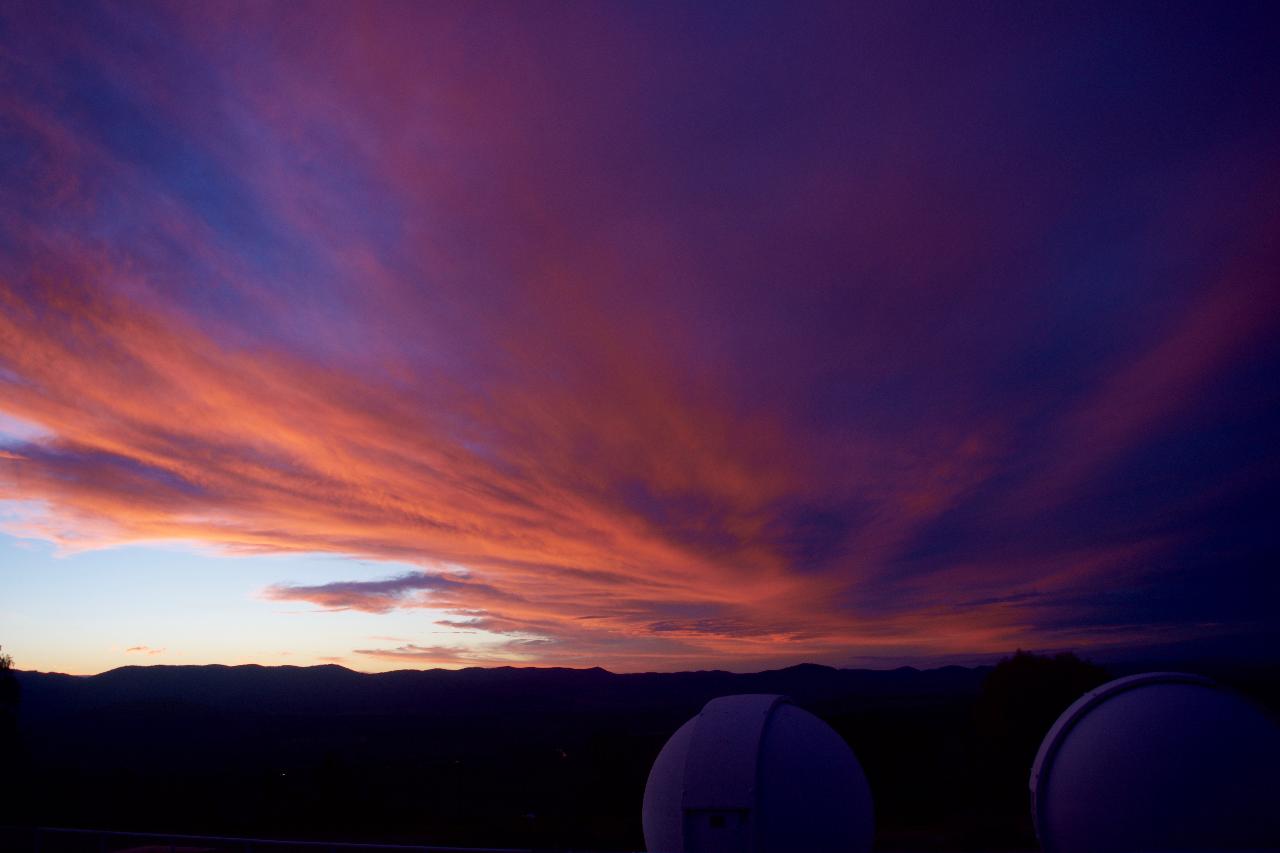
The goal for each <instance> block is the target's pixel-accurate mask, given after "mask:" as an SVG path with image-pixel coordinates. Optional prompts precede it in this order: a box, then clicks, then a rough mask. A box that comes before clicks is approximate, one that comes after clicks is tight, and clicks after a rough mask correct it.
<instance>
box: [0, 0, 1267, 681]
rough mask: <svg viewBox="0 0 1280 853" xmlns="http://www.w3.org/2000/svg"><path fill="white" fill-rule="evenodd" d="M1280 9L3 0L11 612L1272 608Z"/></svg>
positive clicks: (1075, 619)
mask: <svg viewBox="0 0 1280 853" xmlns="http://www.w3.org/2000/svg"><path fill="white" fill-rule="evenodd" d="M1274 11H1275V10H1274V6H1272V5H1271V4H1258V5H1256V6H1255V5H1250V4H1248V3H1243V2H1242V3H1227V4H1212V3H1192V4H1185V5H1184V4H1177V3H1169V4H1154V5H1153V4H1115V3H1101V4H1096V5H1094V4H1086V3H1057V4H1050V3H1015V2H1007V3H994V4H989V3H981V4H979V3H967V2H957V3H910V2H908V3H896V2H894V3H889V2H885V3H848V2H840V3H834V4H830V5H824V4H821V3H818V2H806V3H798V4H795V3H785V2H778V3H771V4H768V3H767V4H750V3H745V2H729V3H723V4H712V3H701V2H694V3H667V2H657V3H650V2H635V3H630V2H604V1H603V0H602V2H573V3H570V2H514V3H470V2H456V3H453V2H426V3H420V2H405V3H396V2H361V3H342V2H326V3H316V2H304V0H299V2H287V3H286V2H251V3H234V2H215V3H187V2H173V3H161V4H148V3H139V2H126V3H119V4H115V3H103V4H100V3H87V2H73V3H66V4H61V3H56V2H44V0H41V2H25V1H24V0H17V1H16V2H6V3H3V4H0V644H2V645H3V647H4V651H5V652H7V653H11V654H12V655H13V656H14V658H15V661H16V664H17V665H18V666H19V667H21V668H25V669H45V670H59V671H65V672H73V673H91V672H99V671H102V670H106V669H110V668H112V667H115V666H120V665H125V664H131V663H139V664H158V663H228V664H233V663H250V662H256V663H262V664H284V663H292V664H300V665H304V664H316V663H324V662H330V661H332V662H338V663H342V664H343V665H345V666H349V667H352V668H354V669H361V670H368V671H376V670H386V669H398V668H408V667H415V668H417V667H434V666H445V667H458V666H470V665H495V664H518V665H539V666H546V665H565V666H603V667H606V668H609V669H612V670H615V671H635V670H677V669H692V668H710V667H717V668H724V669H733V670H751V669H759V668H763V667H773V666H782V665H787V664H792V663H798V662H801V661H814V662H819V663H827V664H832V665H839V666H894V665H898V664H902V663H916V664H929V663H935V662H951V661H954V662H960V663H966V662H975V661H980V660H987V659H990V657H991V656H993V655H999V654H1002V653H1007V652H1010V651H1012V650H1013V649H1014V648H1018V647H1022V648H1029V649H1038V650H1049V649H1055V650H1056V649H1076V650H1077V651H1080V652H1082V653H1084V654H1087V655H1091V656H1101V657H1106V656H1108V655H1112V656H1114V655H1116V654H1121V653H1126V654H1127V653H1129V652H1130V651H1131V650H1142V649H1150V648H1153V647H1163V646H1167V645H1169V644H1182V643H1187V642H1206V641H1211V642H1212V643H1214V644H1215V645H1214V647H1215V648H1225V649H1228V650H1230V649H1239V650H1241V653H1243V650H1245V649H1251V650H1256V649H1258V648H1260V647H1265V646H1266V645H1267V644H1268V643H1272V642H1276V639H1277V635H1276V634H1275V633H1274V628H1273V627H1270V626H1271V625H1272V624H1273V623H1274V620H1275V615H1274V609H1275V606H1276V602H1277V601H1280V580H1278V578H1280V566H1278V565H1277V563H1278V557H1280V518H1278V517H1277V511H1276V508H1277V507H1280V378H1278V377H1280V245H1278V244H1277V236H1278V235H1280V106H1278V105H1280V62H1277V61H1276V55H1275V46H1276V28H1275V24H1274V17H1273V16H1274ZM1272 648H1280V642H1276V645H1275V646H1273V647H1272Z"/></svg>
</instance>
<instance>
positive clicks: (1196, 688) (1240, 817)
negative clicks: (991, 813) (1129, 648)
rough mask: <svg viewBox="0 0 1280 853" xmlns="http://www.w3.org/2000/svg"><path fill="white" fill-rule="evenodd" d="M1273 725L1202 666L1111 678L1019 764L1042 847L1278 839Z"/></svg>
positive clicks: (1278, 742)
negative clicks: (1025, 767) (1029, 761)
mask: <svg viewBox="0 0 1280 853" xmlns="http://www.w3.org/2000/svg"><path fill="white" fill-rule="evenodd" d="M1278 774H1280V726H1277V724H1276V722H1275V721H1274V720H1273V719H1271V718H1270V717H1269V716H1268V715H1267V714H1266V712H1264V711H1263V710H1262V709H1260V708H1258V707H1257V706H1255V705H1254V704H1253V703H1251V702H1250V701H1249V700H1247V699H1245V698H1244V697H1242V696H1239V695H1237V694H1235V693H1233V692H1231V691H1229V690H1227V689H1225V688H1223V687H1221V686H1219V685H1218V684H1216V683H1214V682H1213V681H1210V680H1209V679H1207V678H1201V677H1200V676H1195V675H1184V674H1181V673H1171V672H1154V673H1147V674H1145V675H1134V676H1130V677H1128V678H1121V679H1117V680H1116V681H1112V682H1110V683H1108V684H1104V685H1103V686H1102V687H1099V688H1097V689H1096V690H1092V691H1090V692H1089V693H1086V694H1085V695H1084V696H1082V697H1081V698H1080V699H1079V700H1077V701H1076V702H1075V704H1073V705H1072V706H1071V707H1070V708H1068V709H1067V710H1066V711H1065V712H1063V714H1062V716H1061V717H1059V718H1058V721H1057V722H1056V723H1054V724H1053V727H1052V728H1051V729H1050V730H1049V734H1048V735H1046V736H1045V739H1044V742H1043V743H1042V744H1041V745H1040V753H1039V755H1037V756H1036V760H1035V764H1034V765H1033V766H1032V768H1031V811H1032V816H1033V818H1034V819H1035V825H1036V834H1037V835H1038V836H1039V838H1040V844H1041V846H1042V847H1043V848H1044V850H1045V851H1046V853H1114V851H1149V853H1156V851H1170V850H1240V849H1254V850H1260V849H1264V848H1280V775H1278Z"/></svg>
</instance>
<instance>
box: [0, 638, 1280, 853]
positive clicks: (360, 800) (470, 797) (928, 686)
mask: <svg viewBox="0 0 1280 853" xmlns="http://www.w3.org/2000/svg"><path fill="white" fill-rule="evenodd" d="M1275 676H1276V671H1275V670H1274V669H1271V670H1266V671H1265V672H1263V673H1262V675H1261V676H1259V677H1258V679H1257V680H1256V682H1255V683H1252V684H1249V683H1244V684H1242V685H1241V686H1244V687H1246V689H1249V688H1253V689H1252V691H1251V692H1254V693H1255V695H1260V694H1264V698H1268V699H1270V700H1271V701H1272V702H1274V700H1275V698H1276V696H1275V684H1276V677H1275ZM1105 677H1106V676H1105V673H1103V672H1102V671H1101V670H1100V669H1098V668H1097V667H1092V666H1090V665H1088V664H1084V663H1081V662H1080V661H1078V660H1076V659H1075V658H1074V657H1071V656H1059V657H1057V658H1053V659H1050V658H1041V657H1036V656H1032V655H1023V654H1019V655H1018V656H1015V657H1014V658H1012V659H1010V660H1008V661H1005V662H1003V663H1002V664H1001V665H1000V666H998V667H995V668H994V669H993V668H991V667H979V668H972V669H968V668H961V667H945V668H942V669H934V670H916V669H911V668H902V669H895V670H882V671H873V670H837V669H831V668H828V667H822V666H814V665H804V666H797V667H792V668H789V669H783V670H777V671H772V672H764V673H757V674H750V675H735V674H731V673H727V672H692V673H674V674H652V673H651V674H633V675H616V674H613V673H609V672H606V671H605V670H602V669H587V670H570V669H512V668H498V669H468V670H461V671H456V672H451V671H443V670H432V671H400V672H392V673H385V674H379V675H366V674H361V673H356V672H352V671H350V670H347V669H344V668H342V667H339V666H332V665H331V666H318V667H309V668H299V667H260V666H239V667H225V666H203V667H166V666H156V667H124V668H121V669H116V670H112V671H111V672H106V673H103V674H101V675H97V676H92V677H74V676H65V675H55V674H42V673H29V672H23V673H18V678H19V680H20V681H21V686H22V704H21V709H20V724H21V725H20V737H21V745H20V747H18V748H16V749H11V751H10V752H8V753H7V755H6V766H7V767H8V768H12V769H16V770H18V772H19V773H20V774H21V776H22V779H23V784H22V785H21V786H18V789H17V790H16V791H14V792H13V793H11V797H10V800H9V801H8V802H7V804H6V807H7V809H8V812H9V814H8V816H7V818H6V819H7V820H8V821H9V822H10V823H20V824H27V825H31V824H41V825H49V826H86V827H94V828H119V829H130V830H148V831H157V832H188V833H209V834H237V835H257V836H278V837H291V838H325V839H347V840H370V841H375V840H376V841H398V842H419V843H426V842H431V843H439V844H457V845H482V844H483V845H496V846H502V845H521V846H524V845H528V846H539V847H571V846H572V847H578V848H582V847H592V848H597V849H632V850H638V849H642V848H643V839H642V836H641V833H640V803H641V797H642V793H643V790H644V784H645V780H646V777H647V774H648V770H649V766H650V763H651V762H652V761H653V758H654V757H655V756H656V755H657V753H658V751H659V749H660V748H661V747H662V745H663V743H664V742H665V741H666V739H667V737H668V736H670V734H671V733H672V732H673V731H674V730H675V729H676V728H677V727H678V726H679V725H680V724H681V723H683V722H684V721H685V720H686V719H688V718H689V717H690V716H692V715H693V714H695V713H697V711H698V710H699V709H700V708H701V707H702V705H703V704H705V703H706V702H707V701H708V700H709V699H711V698H714V697H716V696H721V695H726V694H732V693H782V694H786V695H789V696H791V697H793V698H794V699H795V700H796V701H797V703H799V704H800V705H802V706H803V707H806V708H808V709H809V710H811V711H813V712H814V713H816V714H818V715H819V716H820V717H822V718H823V719H825V720H827V721H828V722H829V723H831V724H832V725H833V726H834V727H835V728H836V730H837V731H839V732H840V733H841V734H842V735H843V736H844V737H845V738H846V739H847V740H848V742H849V743H850V745H851V746H852V747H853V749H854V751H855V752H856V753H857V755H858V758H859V760H860V761H861V763H862V765H863V767H864V769H865V770H866V773H867V776H868V779H869V781H870V783H871V788H872V792H873V795H874V798H875V808H876V817H877V828H878V832H877V834H878V836H879V839H878V848H879V849H889V848H892V847H893V846H907V847H913V848H917V849H921V848H929V847H934V848H943V847H949V848H960V849H964V848H968V847H976V846H979V845H980V846H983V847H988V848H997V847H1018V846H1022V847H1026V846H1034V837H1033V835H1032V830H1031V823H1030V818H1029V815H1028V811H1027V793H1026V781H1027V772H1028V769H1029V766H1030V757H1029V756H1033V755H1034V752H1035V747H1036V746H1037V745H1038V743H1039V740H1040V738H1041V737H1042V736H1043V735H1044V732H1045V731H1046V730H1047V728H1048V726H1049V724H1051V723H1052V721H1053V719H1054V718H1055V717H1056V716H1057V714H1058V713H1060V712H1061V711H1062V710H1063V709H1064V708H1065V707H1066V705H1067V704H1069V703H1070V702H1071V701H1072V700H1074V699H1075V698H1076V697H1077V696H1078V695H1079V694H1080V693H1081V692H1083V691H1084V690H1086V689H1088V688H1089V687H1092V686H1094V685H1095V684H1097V683H1100V682H1101V681H1102V680H1104V679H1105ZM1237 681H1239V679H1237ZM1266 690H1270V691H1271V692H1270V693H1266ZM1046 721H1047V722H1046ZM10 759H12V760H10ZM0 822H3V821H0Z"/></svg>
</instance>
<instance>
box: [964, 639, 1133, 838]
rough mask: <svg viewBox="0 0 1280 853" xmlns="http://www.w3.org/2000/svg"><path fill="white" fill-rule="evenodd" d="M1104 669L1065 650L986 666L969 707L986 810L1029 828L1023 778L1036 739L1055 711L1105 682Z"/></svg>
mask: <svg viewBox="0 0 1280 853" xmlns="http://www.w3.org/2000/svg"><path fill="white" fill-rule="evenodd" d="M1109 678H1110V676H1109V675H1108V674H1107V671H1106V670H1105V669H1103V668H1102V667H1100V666H1097V665H1095V664H1093V663H1090V662H1088V661H1084V660H1081V659H1080V658H1078V657H1076V656H1075V655H1074V654H1072V653H1070V652H1064V653H1062V654H1057V655H1053V656H1052V657H1050V656H1047V655H1037V654H1032V653H1031V652H1024V651H1022V650H1021V649H1019V650H1018V651H1017V652H1015V653H1014V655H1013V657H1009V658H1005V659H1004V660H1002V661H1000V663H999V664H997V665H996V666H995V668H994V669H992V670H991V673H990V675H988V676H987V678H986V681H985V682H984V683H983V685H982V693H981V695H980V696H979V697H978V701H977V703H976V705H975V707H974V724H975V728H976V733H977V741H978V744H979V755H980V760H979V764H980V772H981V773H982V775H983V776H984V777H985V780H984V785H983V786H982V788H984V789H985V797H984V805H985V807H986V810H987V811H988V814H989V815H991V816H993V817H994V816H995V815H998V814H1003V815H1010V816H1016V817H1017V818H1018V821H1019V823H1020V824H1024V825H1023V827H1022V832H1023V833H1024V834H1026V833H1029V832H1030V812H1029V808H1028V798H1029V793H1028V780H1029V779H1030V775H1031V764H1032V763H1033V762H1034V761H1035V757H1036V752H1037V751H1038V750H1039V749H1040V742H1041V741H1042V740H1043V739H1044V736H1045V735H1046V734H1048V732H1049V728H1050V727H1051V726H1052V725H1053V723H1054V721H1055V720H1057V719H1058V717H1059V715H1061V714H1062V712H1063V711H1065V710H1066V709H1067V707H1068V706H1070V705H1071V703H1072V702H1074V701H1076V700H1077V699H1079V698H1080V697H1081V696H1082V695H1083V694H1085V693H1087V692H1088V691H1089V690H1092V689H1093V688H1094V687H1097V686H1098V685H1100V684H1103V683H1104V682H1106V681H1107V680H1108V679H1109Z"/></svg>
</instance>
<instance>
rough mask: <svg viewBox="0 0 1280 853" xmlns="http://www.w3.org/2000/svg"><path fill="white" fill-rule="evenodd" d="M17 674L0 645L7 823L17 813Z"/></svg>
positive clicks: (1, 780) (0, 816) (1, 782)
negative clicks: (12, 813)
mask: <svg viewBox="0 0 1280 853" xmlns="http://www.w3.org/2000/svg"><path fill="white" fill-rule="evenodd" d="M18 698H19V689H18V678H17V676H16V675H14V673H13V658H12V657H10V656H9V655H7V654H5V653H4V647H3V646H0V824H5V823H10V822H11V820H12V815H11V814H10V812H11V811H12V812H14V813H15V814H16V813H17V809H18V804H17V803H16V802H15V797H14V794H15V788H16V786H17V779H16V776H17V773H16V770H15V768H16V767H17V766H18V764H19V758H20V757H21V756H19V754H18V752H19V749H18Z"/></svg>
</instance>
